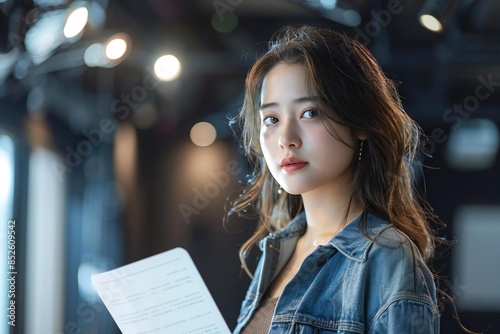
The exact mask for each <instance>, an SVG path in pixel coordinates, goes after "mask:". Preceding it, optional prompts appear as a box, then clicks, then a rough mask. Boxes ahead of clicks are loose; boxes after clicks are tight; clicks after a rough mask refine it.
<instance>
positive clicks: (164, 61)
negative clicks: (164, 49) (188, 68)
mask: <svg viewBox="0 0 500 334" xmlns="http://www.w3.org/2000/svg"><path fill="white" fill-rule="evenodd" d="M154 71H155V74H156V76H157V77H158V79H160V80H162V81H172V80H175V79H176V78H177V77H178V76H179V74H180V73H181V63H180V61H179V59H177V57H175V56H173V55H165V56H161V57H160V58H158V60H157V61H156V62H155V65H154Z"/></svg>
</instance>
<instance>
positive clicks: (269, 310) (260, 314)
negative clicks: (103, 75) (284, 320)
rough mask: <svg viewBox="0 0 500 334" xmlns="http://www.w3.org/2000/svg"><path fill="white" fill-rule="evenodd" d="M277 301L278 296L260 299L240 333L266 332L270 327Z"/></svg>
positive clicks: (263, 333) (255, 333) (259, 333)
mask: <svg viewBox="0 0 500 334" xmlns="http://www.w3.org/2000/svg"><path fill="white" fill-rule="evenodd" d="M277 301H278V297H276V298H269V299H266V300H264V301H262V303H261V305H260V306H259V308H258V309H257V311H256V312H255V314H254V315H253V317H252V319H251V320H250V322H249V323H248V325H247V326H246V327H245V329H243V332H242V334H267V333H268V332H269V328H270V327H271V321H272V319H273V314H274V308H275V307H276V302H277Z"/></svg>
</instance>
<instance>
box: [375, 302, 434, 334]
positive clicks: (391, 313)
mask: <svg viewBox="0 0 500 334" xmlns="http://www.w3.org/2000/svg"><path fill="white" fill-rule="evenodd" d="M439 319H440V315H439V313H436V311H435V310H434V308H433V307H431V306H429V304H428V303H425V302H422V301H419V300H418V299H417V298H415V299H408V297H407V299H405V300H398V301H395V302H393V303H391V304H390V305H389V306H388V307H387V308H386V309H385V310H384V311H383V312H382V313H381V314H380V316H379V317H378V318H377V319H376V320H375V321H374V323H373V324H372V327H371V328H370V329H369V330H368V333H369V334H423V333H425V334H437V333H439Z"/></svg>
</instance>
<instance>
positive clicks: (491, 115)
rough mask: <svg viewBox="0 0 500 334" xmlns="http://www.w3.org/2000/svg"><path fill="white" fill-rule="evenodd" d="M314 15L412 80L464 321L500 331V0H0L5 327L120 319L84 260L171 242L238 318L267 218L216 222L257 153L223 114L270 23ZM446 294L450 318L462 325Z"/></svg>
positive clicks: (238, 94) (1, 298)
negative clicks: (253, 245)
mask: <svg viewBox="0 0 500 334" xmlns="http://www.w3.org/2000/svg"><path fill="white" fill-rule="evenodd" d="M303 24H310V25H314V26H318V27H330V28H333V29H336V30H338V31H343V32H345V33H346V34H348V35H349V36H351V37H353V38H355V39H356V40H358V41H359V42H361V43H363V44H364V45H366V46H367V47H368V48H369V49H370V50H371V51H372V52H373V54H374V55H375V57H376V58H377V60H378V61H379V63H380V65H381V66H382V68H383V70H384V71H385V72H386V74H387V75H388V76H389V77H391V78H393V79H394V80H397V81H398V82H400V86H399V88H400V93H401V96H402V98H403V104H404V107H405V109H406V110H407V112H408V113H409V114H410V116H411V117H413V118H414V119H415V120H416V121H417V122H418V123H419V124H420V125H421V126H422V128H423V129H424V131H425V133H426V134H427V136H428V138H427V139H426V140H425V145H423V146H422V151H424V152H425V153H426V154H427V156H426V157H425V160H424V164H425V165H426V166H428V167H429V168H426V169H425V170H424V178H422V179H421V181H422V182H421V183H422V184H424V185H425V192H426V196H427V198H428V199H429V201H430V203H431V205H432V206H433V207H434V208H435V209H436V212H437V213H438V214H439V216H440V217H441V219H442V220H443V221H444V222H445V223H446V224H447V227H446V228H445V229H442V230H441V231H440V233H439V234H440V236H441V237H443V238H447V239H449V240H455V244H454V246H453V247H451V249H449V250H446V252H445V253H443V255H442V256H440V257H439V258H438V260H437V261H436V263H435V269H436V270H437V271H438V272H439V274H440V275H441V276H443V277H445V278H447V281H443V282H442V283H441V289H442V290H443V291H445V292H446V293H448V294H450V295H452V296H453V297H454V298H455V301H456V306H457V308H458V311H459V315H460V317H461V320H462V322H463V323H464V325H465V326H466V327H468V328H469V329H471V330H475V331H485V330H487V329H489V330H488V331H487V333H500V320H499V319H500V283H499V282H500V281H499V279H498V277H499V276H500V259H499V255H500V242H499V241H498V240H499V239H500V190H499V189H500V178H499V177H498V174H499V172H500V164H499V158H498V149H499V131H498V127H499V124H500V2H499V1H497V0H427V1H411V0H294V1H291V0H184V1H182V0H144V1H137V0H119V1H118V0H93V1H90V0H89V1H70V0H33V1H29V0H18V1H14V0H0V226H1V231H0V240H1V248H0V257H1V261H0V269H1V272H2V275H4V276H2V277H7V278H10V277H12V274H8V273H9V272H15V273H16V274H14V277H15V279H14V281H15V285H12V284H11V283H12V282H11V281H8V280H6V279H2V280H1V281H0V304H1V307H0V309H2V310H4V311H3V312H4V313H5V315H6V316H7V317H5V315H2V319H4V320H2V321H1V323H0V333H29V334H32V333H41V334H46V333H119V331H118V329H117V328H116V325H115V324H114V322H113V320H112V318H111V316H110V315H109V313H108V311H107V310H106V309H105V308H104V306H103V304H102V303H101V301H100V299H99V297H98V296H97V295H96V293H95V292H94V290H93V288H92V286H91V284H90V279H89V277H90V275H91V274H94V273H97V272H102V271H105V270H109V269H112V268H116V267H118V266H121V265H124V264H127V263H130V262H133V261H136V260H139V259H142V258H145V257H148V256H150V255H154V254H157V253H160V252H162V251H165V250H168V249H171V248H174V247H178V246H179V247H184V248H186V249H187V250H188V251H189V253H190V254H191V256H192V258H193V260H194V262H195V263H196V265H197V267H198V269H199V270H200V273H201V275H202V276H203V278H204V279H205V281H206V284H207V286H208V288H209V289H210V291H211V293H212V295H213V296H214V299H215V301H216V303H217V304H218V306H219V308H220V310H221V312H222V314H223V316H224V318H225V320H226V321H227V323H228V325H229V326H230V327H231V328H232V327H233V326H234V325H235V322H236V317H237V315H238V311H239V306H240V303H241V301H242V299H243V297H244V294H245V290H246V288H247V285H248V283H249V279H248V277H247V276H246V274H245V273H244V272H243V271H242V270H241V268H240V263H239V259H238V255H237V251H238V249H239V247H240V245H241V244H242V243H243V242H244V241H245V240H246V239H247V238H248V237H249V235H250V234H251V233H252V231H253V230H254V228H255V221H253V220H251V219H246V220H245V219H239V218H237V217H233V218H231V219H229V221H228V222H226V223H225V224H223V216H224V212H225V211H224V207H225V205H226V203H227V197H228V196H229V197H231V196H234V195H235V194H237V190H238V186H239V183H240V182H241V181H243V180H244V179H245V177H246V175H247V174H248V173H249V172H250V170H249V167H248V164H247V162H246V160H245V157H244V156H243V154H242V152H241V148H240V146H239V141H238V138H237V136H238V133H237V129H231V128H230V126H229V118H230V117H231V116H234V115H235V114H236V113H237V112H238V110H239V108H240V107H241V102H242V94H243V89H244V79H245V75H246V72H247V71H248V69H249V67H250V66H251V64H252V63H253V62H254V61H255V59H256V58H257V57H258V56H259V55H261V54H262V53H263V52H264V51H265V50H266V47H267V41H268V40H269V39H270V38H271V36H272V34H273V33H274V32H275V31H276V30H278V29H279V28H281V27H282V26H284V25H296V26H298V25H303ZM12 231H14V232H12ZM14 233H15V234H14ZM8 250H11V251H12V250H15V258H12V257H9V256H12V253H9V252H8ZM442 251H445V250H442ZM6 259H7V261H6ZM13 288H14V290H15V291H13V290H12V289H13ZM11 293H14V294H15V297H14V296H12V295H11ZM11 301H15V305H16V309H15V325H16V326H15V327H13V326H10V325H9V324H8V321H12V317H10V318H9V316H11V315H12V313H10V314H9V312H10V311H9V310H8V309H7V308H8V307H9V305H10V303H11ZM444 304H445V307H446V308H445V311H444V313H443V316H442V324H441V328H442V333H460V332H461V331H460V330H459V326H458V325H457V322H456V320H455V319H454V318H453V316H452V305H451V304H450V303H447V302H445V303H444ZM6 309H7V310H6Z"/></svg>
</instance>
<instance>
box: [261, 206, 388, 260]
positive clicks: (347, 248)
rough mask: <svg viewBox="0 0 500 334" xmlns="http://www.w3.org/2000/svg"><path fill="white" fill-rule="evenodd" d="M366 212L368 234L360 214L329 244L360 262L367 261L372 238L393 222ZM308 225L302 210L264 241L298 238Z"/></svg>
mask: <svg viewBox="0 0 500 334" xmlns="http://www.w3.org/2000/svg"><path fill="white" fill-rule="evenodd" d="M365 214H366V216H367V217H366V218H367V224H366V225H367V226H366V227H367V228H366V232H367V235H364V234H363V233H362V232H361V231H360V229H359V226H360V223H361V217H362V215H363V214H360V215H359V216H358V217H356V218H355V219H354V220H353V221H351V222H350V223H349V224H347V225H346V226H345V227H344V228H343V229H342V230H341V231H340V232H339V233H337V234H336V235H335V236H334V237H333V238H332V239H330V241H329V242H328V244H327V245H329V246H333V247H334V248H336V249H337V250H338V251H339V252H340V253H342V254H344V255H345V256H347V257H348V258H350V259H352V260H355V261H359V262H364V261H366V259H367V254H368V251H369V249H370V246H371V245H372V244H373V240H371V239H375V238H377V236H378V235H379V234H380V233H382V231H383V230H385V229H386V228H388V227H390V226H391V224H389V223H388V222H387V221H385V220H383V219H380V218H378V217H376V216H374V215H373V214H371V213H365ZM306 227H307V221H306V215H305V212H302V213H300V214H298V215H297V216H296V217H295V218H293V219H292V220H291V221H290V223H288V225H287V226H285V227H284V228H283V229H281V230H279V231H277V232H275V233H270V234H269V235H268V236H267V237H265V238H264V239H263V240H262V242H264V240H265V239H274V240H276V241H278V240H282V239H290V238H298V237H299V236H301V235H302V234H304V232H305V230H306ZM367 236H368V237H369V238H368V237H367ZM370 238H371V239H370Z"/></svg>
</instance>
